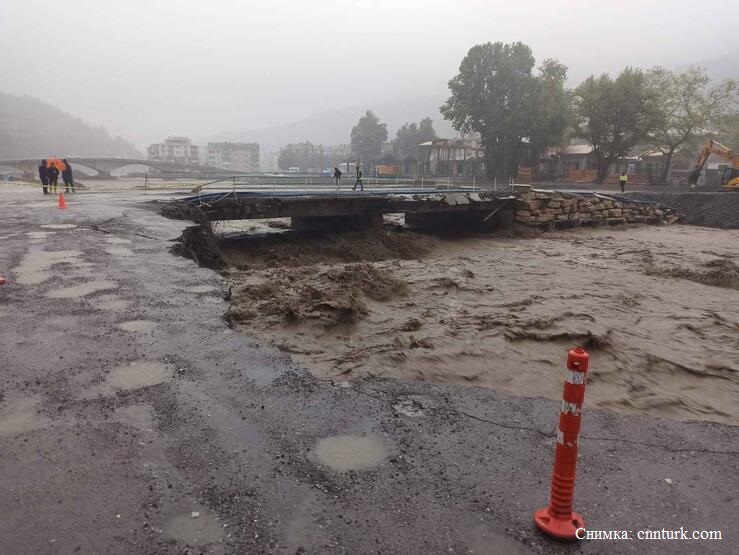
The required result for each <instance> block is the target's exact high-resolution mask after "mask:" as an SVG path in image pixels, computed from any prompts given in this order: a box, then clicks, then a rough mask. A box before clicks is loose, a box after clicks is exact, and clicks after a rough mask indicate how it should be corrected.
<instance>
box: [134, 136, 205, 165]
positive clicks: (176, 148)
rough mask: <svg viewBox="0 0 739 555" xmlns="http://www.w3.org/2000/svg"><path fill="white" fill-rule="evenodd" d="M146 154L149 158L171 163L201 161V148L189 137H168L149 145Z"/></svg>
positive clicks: (194, 162) (197, 162)
mask: <svg viewBox="0 0 739 555" xmlns="http://www.w3.org/2000/svg"><path fill="white" fill-rule="evenodd" d="M146 156H147V158H148V159H149V160H156V161H158V162H169V163H171V164H199V163H200V153H199V149H198V147H197V145H194V144H192V143H191V142H190V139H189V138H188V137H167V138H166V139H165V140H164V142H162V143H154V144H153V145H149V148H147V149H146Z"/></svg>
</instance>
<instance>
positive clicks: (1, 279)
mask: <svg viewBox="0 0 739 555" xmlns="http://www.w3.org/2000/svg"><path fill="white" fill-rule="evenodd" d="M6 283H8V280H6V279H5V278H4V277H3V276H0V285H5V284H6Z"/></svg>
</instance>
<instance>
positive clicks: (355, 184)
mask: <svg viewBox="0 0 739 555" xmlns="http://www.w3.org/2000/svg"><path fill="white" fill-rule="evenodd" d="M357 185H359V187H360V189H361V190H362V191H364V183H362V169H361V168H360V167H359V163H357V180H356V181H355V182H354V187H353V188H352V191H356V190H357Z"/></svg>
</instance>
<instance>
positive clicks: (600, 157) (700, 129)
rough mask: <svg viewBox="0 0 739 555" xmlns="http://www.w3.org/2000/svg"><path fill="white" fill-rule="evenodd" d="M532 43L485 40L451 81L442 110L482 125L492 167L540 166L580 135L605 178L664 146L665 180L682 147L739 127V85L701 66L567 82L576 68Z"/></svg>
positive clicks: (474, 128)
mask: <svg viewBox="0 0 739 555" xmlns="http://www.w3.org/2000/svg"><path fill="white" fill-rule="evenodd" d="M534 66H535V61H534V57H533V54H532V51H531V48H529V47H528V46H527V45H525V44H523V43H521V42H515V43H513V44H503V43H500V42H496V43H485V44H481V45H477V46H474V47H472V48H471V49H470V50H469V52H468V53H467V55H466V56H465V57H464V59H463V60H462V63H461V64H460V67H459V73H458V74H457V75H456V76H455V77H453V78H452V79H451V80H450V81H449V89H450V92H451V96H450V97H449V99H448V100H447V101H446V102H445V103H444V104H443V105H442V106H441V113H442V114H443V115H444V117H445V118H446V119H448V120H449V121H450V122H451V123H452V126H453V127H454V128H455V129H456V130H457V131H461V132H464V133H469V132H477V133H479V134H480V137H481V139H482V143H483V145H484V146H485V157H486V159H485V162H486V167H487V171H488V174H489V175H490V176H493V175H498V176H510V175H514V174H515V173H516V171H517V168H518V167H519V165H520V164H522V163H528V164H530V165H535V164H536V162H537V161H538V160H539V157H540V155H541V153H542V151H543V150H544V149H545V148H546V147H547V146H550V145H555V144H559V143H561V142H563V141H564V140H566V139H568V138H570V137H572V136H575V137H580V138H583V139H586V140H587V141H588V142H589V143H590V144H591V145H592V147H593V155H594V157H595V160H596V163H597V168H598V180H599V181H601V182H602V181H603V180H604V179H605V178H606V175H607V172H608V168H609V166H610V165H611V164H612V163H613V162H614V161H615V160H617V159H618V158H620V157H623V156H626V155H628V154H630V153H632V152H633V151H634V150H635V149H644V150H647V149H649V150H657V151H660V152H662V153H664V155H665V162H666V163H665V168H664V174H663V176H662V178H663V179H665V178H666V176H667V174H668V172H669V166H670V163H671V161H672V158H673V156H674V155H675V152H676V151H677V150H678V149H680V148H681V147H683V146H684V145H686V144H689V143H690V141H691V140H694V139H695V138H696V137H698V136H704V135H706V134H708V133H709V132H718V131H723V132H724V133H726V134H728V135H732V134H733V135H734V137H732V138H731V139H728V140H729V141H730V140H735V135H736V134H737V132H738V131H737V123H736V122H737V119H738V117H737V104H738V101H739V97H737V84H736V81H734V80H732V79H727V80H725V81H723V82H721V83H718V84H713V83H711V81H710V79H709V78H708V77H707V76H706V74H705V72H704V71H703V70H702V69H700V68H690V69H688V70H687V71H684V72H682V73H674V72H671V71H667V70H665V69H663V68H655V69H652V70H649V71H642V70H639V69H634V68H626V69H625V70H624V71H623V72H621V74H620V75H618V76H617V77H616V78H611V77H610V76H609V75H601V76H600V77H595V76H591V77H589V78H588V79H586V80H585V81H584V82H583V83H581V84H580V85H578V86H577V87H576V88H575V89H574V90H568V89H566V88H565V80H566V77H567V68H566V67H565V66H564V65H563V64H561V63H560V62H558V61H556V60H552V59H547V60H544V62H543V63H542V64H541V66H540V67H538V68H536V69H535V68H534Z"/></svg>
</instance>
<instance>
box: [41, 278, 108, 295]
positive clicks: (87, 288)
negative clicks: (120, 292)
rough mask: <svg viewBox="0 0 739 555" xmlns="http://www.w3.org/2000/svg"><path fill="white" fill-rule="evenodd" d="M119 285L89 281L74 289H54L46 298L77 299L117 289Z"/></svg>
mask: <svg viewBox="0 0 739 555" xmlns="http://www.w3.org/2000/svg"><path fill="white" fill-rule="evenodd" d="M117 288H118V284H117V283H116V282H115V281H106V280H99V281H88V282H87V283H83V284H80V285H74V286H72V287H62V288H61V289H52V290H51V291H49V292H48V293H46V296H47V297H49V298H51V299H75V298H79V297H84V296H85V295H90V294H92V293H96V292H98V291H105V290H106V289H117Z"/></svg>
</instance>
